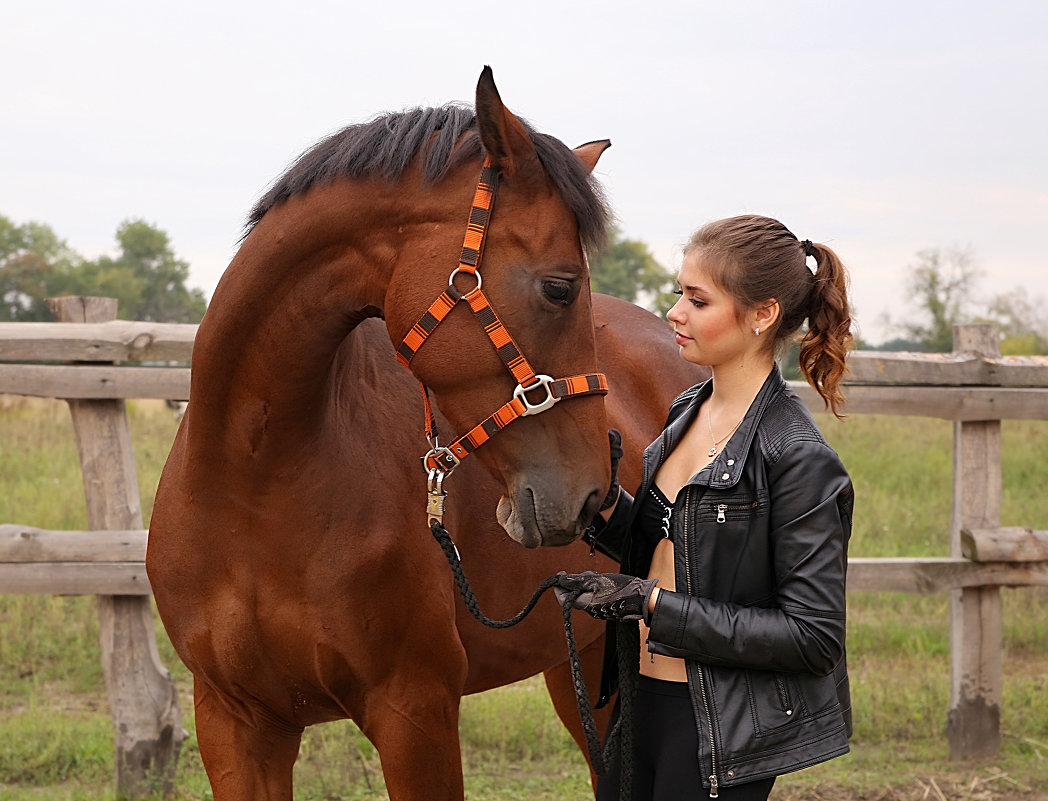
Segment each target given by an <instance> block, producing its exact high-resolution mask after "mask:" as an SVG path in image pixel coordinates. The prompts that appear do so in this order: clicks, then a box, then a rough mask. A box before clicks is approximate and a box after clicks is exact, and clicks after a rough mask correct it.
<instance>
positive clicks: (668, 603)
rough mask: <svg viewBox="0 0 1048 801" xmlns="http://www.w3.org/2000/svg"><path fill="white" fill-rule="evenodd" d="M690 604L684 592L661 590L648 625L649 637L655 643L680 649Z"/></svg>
mask: <svg viewBox="0 0 1048 801" xmlns="http://www.w3.org/2000/svg"><path fill="white" fill-rule="evenodd" d="M689 602H690V599H689V598H688V596H687V595H685V594H684V593H682V592H675V591H674V590H666V589H660V590H659V597H658V598H657V599H656V600H655V609H654V610H653V611H652V613H651V620H650V622H649V623H648V630H649V635H648V636H649V637H650V638H651V639H652V640H654V641H655V642H658V643H662V644H663V645H668V646H670V647H671V648H680V643H681V639H682V637H683V634H684V620H685V618H686V617H687V613H688V604H689Z"/></svg>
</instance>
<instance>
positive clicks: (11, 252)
mask: <svg viewBox="0 0 1048 801" xmlns="http://www.w3.org/2000/svg"><path fill="white" fill-rule="evenodd" d="M116 244H117V255H116V256H100V257H99V258H97V259H85V258H83V257H82V256H80V255H79V254H77V253H76V252H75V251H73V250H72V249H71V248H70V247H69V246H68V245H67V244H66V243H65V241H64V240H63V239H61V238H60V237H59V236H58V235H57V234H56V233H55V232H54V231H53V230H52V229H51V227H50V226H48V225H46V224H44V223H39V222H28V223H24V224H22V225H17V224H15V223H14V222H12V221H11V220H9V219H8V218H6V217H4V216H3V215H0V321H26V322H33V321H47V320H50V319H52V318H51V314H50V311H49V309H48V307H47V303H46V298H49V297H58V296H62V295H103V296H106V297H114V298H117V300H118V301H119V305H118V309H119V315H120V317H121V318H123V319H128V320H146V321H153V322H175V323H198V322H200V319H201V317H203V315H204V311H205V309H206V307H207V299H206V297H205V296H204V292H203V290H200V289H196V288H190V287H188V286H187V285H186V282H187V280H188V278H189V264H188V262H186V261H184V260H182V259H180V258H178V257H177V256H176V255H175V252H174V250H173V247H172V244H171V241H170V239H169V237H168V235H167V234H166V233H165V232H164V231H162V230H160V229H159V228H157V227H156V226H154V225H151V224H149V223H147V222H145V221H144V220H140V219H128V220H125V221H124V222H122V223H120V225H119V226H118V227H117V230H116ZM590 275H591V282H592V287H593V291H594V292H603V293H606V294H608V295H614V296H616V297H619V298H623V299H624V300H628V301H630V302H632V303H637V304H639V305H641V306H644V307H646V308H648V309H649V310H651V311H653V312H655V313H656V314H660V315H663V314H665V313H666V311H668V310H669V308H670V306H672V305H673V302H674V300H676V298H675V296H674V295H673V294H672V292H673V289H674V288H675V286H676V282H675V281H674V275H673V273H672V272H671V271H670V270H668V269H667V268H666V267H664V266H663V265H661V264H660V263H659V262H658V261H657V260H656V258H655V257H654V256H653V255H652V253H651V250H650V249H649V248H648V246H647V245H646V244H645V243H644V242H642V241H640V240H638V239H630V238H628V237H627V236H625V234H624V233H623V232H622V230H621V229H614V230H613V231H612V232H611V235H610V237H609V241H608V244H607V246H606V247H605V248H604V250H603V251H602V252H601V253H599V254H595V255H594V257H593V259H592V261H591V264H590ZM980 275H981V273H980V270H979V269H978V266H977V263H976V259H975V256H974V255H973V253H972V252H971V251H970V250H968V249H960V248H938V249H928V250H922V251H920V252H919V253H917V255H916V262H915V263H913V264H910V265H908V276H909V278H908V279H907V285H906V286H905V287H904V293H903V295H902V296H903V297H905V298H907V299H908V304H907V307H906V309H905V312H904V316H903V317H902V318H901V319H893V318H890V317H885V318H884V320H883V322H884V323H885V324H886V327H887V328H888V330H890V331H893V332H895V333H896V336H895V337H894V338H892V339H890V340H888V341H887V342H885V343H883V344H881V345H871V344H870V343H868V342H863V341H859V342H857V343H856V344H857V346H858V347H860V348H863V349H867V350H912V351H927V352H949V351H950V350H952V349H953V326H954V324H955V323H969V322H996V323H997V324H998V325H1000V327H1001V335H1002V340H1001V351H1002V352H1003V353H1004V354H1006V355H1019V354H1048V310H1046V306H1045V303H1044V300H1043V299H1040V298H1031V297H1029V296H1028V294H1027V293H1025V292H1024V291H1022V290H1020V289H1016V290H1013V291H1011V292H1008V293H1005V294H998V295H994V296H990V297H988V298H982V297H980V296H979V292H978V279H979V277H980ZM857 301H858V302H859V303H860V304H861V302H862V299H861V298H858V299H857ZM794 350H795V349H794ZM782 361H783V364H784V370H787V371H789V372H791V373H792V369H791V368H789V367H787V365H792V364H795V363H796V356H795V354H793V353H791V354H787V355H786V356H785V357H784V358H783V360H782Z"/></svg>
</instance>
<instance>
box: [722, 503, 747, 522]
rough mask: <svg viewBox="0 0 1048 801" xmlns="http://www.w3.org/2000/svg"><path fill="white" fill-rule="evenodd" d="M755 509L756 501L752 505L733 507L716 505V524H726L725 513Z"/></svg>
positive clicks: (743, 504) (724, 504)
mask: <svg viewBox="0 0 1048 801" xmlns="http://www.w3.org/2000/svg"><path fill="white" fill-rule="evenodd" d="M756 508H757V501H754V502H753V503H741V504H736V505H734V506H729V505H728V504H726V503H718V504H717V506H716V509H717V522H718V523H726V522H728V518H727V513H728V512H741V511H745V510H750V509H756Z"/></svg>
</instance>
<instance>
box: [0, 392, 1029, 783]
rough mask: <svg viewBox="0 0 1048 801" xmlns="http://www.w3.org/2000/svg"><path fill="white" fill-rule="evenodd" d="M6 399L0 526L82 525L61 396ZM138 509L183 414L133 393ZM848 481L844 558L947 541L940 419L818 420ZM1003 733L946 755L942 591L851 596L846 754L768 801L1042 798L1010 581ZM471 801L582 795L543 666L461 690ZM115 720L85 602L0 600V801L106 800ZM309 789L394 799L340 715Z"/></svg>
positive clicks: (308, 762) (315, 732)
mask: <svg viewBox="0 0 1048 801" xmlns="http://www.w3.org/2000/svg"><path fill="white" fill-rule="evenodd" d="M4 401H5V399H3V398H0V487H2V488H3V491H2V492H0V522H14V523H24V524H29V525H35V526H39V527H42V528H55V529H61V528H70V529H76V528H83V527H85V526H86V514H85V512H84V499H83V491H82V488H81V483H80V472H79V466H78V460H77V455H76V447H75V444H74V441H73V436H72V430H71V425H70V423H69V417H68V412H67V411H66V410H65V407H64V405H63V404H61V403H59V402H53V403H52V402H43V401H41V402H36V401H34V402H18V401H16V402H14V403H11V402H10V399H7V402H6V403H5V402H4ZM129 423H130V426H131V430H132V440H133V442H134V445H135V455H136V464H137V468H138V475H139V482H140V486H141V494H142V509H143V513H144V514H145V516H146V518H147V519H148V515H149V513H150V511H151V509H152V497H153V494H154V492H155V488H156V481H157V478H158V477H159V473H160V469H161V466H162V465H163V461H164V459H165V457H166V454H167V449H168V446H169V443H170V440H171V437H172V435H173V433H174V429H175V422H174V420H173V418H172V416H171V414H170V413H169V412H168V411H167V410H166V409H164V408H163V407H162V406H156V405H151V404H150V405H147V404H140V405H139V404H134V403H132V404H129ZM820 424H821V425H823V427H824V430H825V431H826V434H827V437H828V438H829V439H830V441H831V442H832V444H833V445H834V446H835V447H836V448H837V449H838V451H839V452H840V454H841V456H842V458H843V459H844V462H845V464H847V465H848V467H849V470H850V471H851V473H852V476H853V479H854V481H855V486H856V496H857V501H856V519H855V530H854V533H853V538H852V545H851V554H852V555H853V556H919V555H946V554H948V553H949V519H950V505H951V499H950V493H951V470H952V436H953V432H952V425H951V424H950V423H947V422H943V421H936V420H926V419H910V418H897V417H887V416H884V417H880V416H860V415H856V416H854V417H851V418H849V419H848V420H847V421H846V422H844V423H840V422H837V421H835V420H833V419H832V418H827V417H820ZM1002 470H1003V475H1004V494H1003V512H1002V522H1003V523H1004V524H1005V525H1026V526H1030V527H1033V528H1037V529H1048V493H1045V492H1044V487H1045V486H1046V485H1048V423H1044V422H1018V421H1017V422H1006V423H1005V424H1004V425H1003V443H1002ZM1001 594H1002V609H1003V618H1004V621H1003V622H1004V631H1003V641H1004V673H1005V675H1004V692H1003V695H1004V698H1003V704H1002V709H1001V729H1002V744H1001V749H1000V754H999V755H998V757H996V758H994V759H992V760H988V761H985V762H966V763H952V762H950V761H949V753H948V744H947V742H946V737H945V734H944V726H945V717H946V709H947V706H948V703H949V670H950V649H949V633H948V622H947V621H948V614H949V611H948V609H949V603H948V598H947V596H946V595H945V594H937V595H931V596H911V595H903V594H892V593H855V594H853V595H851V596H849V604H850V610H849V632H848V649H849V665H850V668H851V675H852V693H853V701H854V705H855V735H854V738H853V740H852V753H851V754H849V755H848V756H846V757H843V758H841V759H838V760H834V761H832V762H830V763H827V764H825V765H819V766H816V767H814V768H811V769H809V770H806V771H801V772H799V773H797V774H793V775H790V776H787V777H783V778H782V779H780V780H779V783H778V784H777V786H776V790H775V792H774V794H773V799H775V800H776V801H798V800H799V799H833V800H834V801H838V800H839V799H871V801H872V800H873V799H876V800H877V801H892V800H893V799H897V800H898V801H911V799H912V801H918V799H938V798H939V797H940V796H939V795H938V794H937V793H941V795H942V797H944V798H949V799H951V801H952V799H955V798H956V799H971V800H972V801H985V800H986V799H992V801H1006V799H1013V798H1016V799H1019V798H1021V799H1035V798H1048V591H1046V590H1044V589H1033V588H1019V589H1002V590H1001ZM158 640H159V647H160V653H161V659H162V661H163V663H164V664H165V665H166V666H168V667H169V668H170V669H171V670H172V673H173V674H174V676H175V679H176V682H177V684H178V687H179V691H180V693H181V694H182V699H183V701H182V712H183V715H184V716H185V721H184V723H185V726H186V728H187V729H188V730H189V731H190V732H191V733H192V731H193V717H192V715H193V706H192V699H191V692H190V686H191V682H190V677H189V675H188V673H187V671H186V670H185V668H184V667H183V666H182V665H181V664H180V663H179V662H178V660H177V658H176V657H175V655H174V653H173V651H172V649H171V647H170V644H169V643H168V642H167V640H166V638H165V637H164V636H163V631H162V629H160V628H159V626H158ZM460 732H461V738H462V744H463V763H464V769H465V774H466V787H467V797H468V798H470V799H489V798H498V799H504V800H505V801H517V799H520V801H524V800H525V799H527V801H547V800H548V801H553V800H554V799H557V801H563V800H564V799H583V798H588V797H590V796H589V782H588V773H587V771H586V768H585V763H584V761H583V758H582V756H581V754H580V753H579V752H578V750H577V749H576V748H575V746H574V743H573V742H572V741H571V739H570V738H569V737H568V735H567V733H566V732H565V731H564V730H563V729H562V727H561V726H560V725H559V723H558V722H557V720H556V718H555V716H554V713H553V710H552V706H551V704H550V702H549V700H548V698H547V696H546V694H545V689H544V686H543V683H542V681H541V680H540V679H530V680H528V681H525V682H521V683H519V684H515V685H512V686H509V687H503V688H500V689H497V690H493V691H491V692H488V693H483V694H480V695H477V696H470V697H467V698H465V699H463V704H462V716H461V725H460ZM112 748H113V746H112V732H111V723H110V719H109V715H108V710H107V699H106V694H105V686H104V679H103V676H102V669H101V664H100V659H99V653H98V644H97V621H96V618H95V608H94V600H93V599H92V598H85V597H51V596H0V801H8V799H10V800H11V801H66V800H68V801H110V799H112V798H113V787H112V784H113V780H112V776H113V754H112ZM177 785H178V790H177V794H176V797H177V798H179V799H185V800H186V801H205V800H206V799H210V797H211V795H210V789H209V786H208V783H207V779H206V776H205V775H204V772H203V768H202V766H201V763H200V757H199V753H198V751H197V748H196V740H195V737H193V736H192V734H191V736H190V738H189V739H188V740H187V741H186V743H185V744H184V746H183V755H182V760H181V763H180V773H179V777H178V783H177ZM296 786H297V797H298V798H299V799H303V800H304V801H314V800H315V801H321V800H325V801H326V800H328V799H330V800H335V799H340V800H342V799H344V800H345V801H350V800H351V799H353V800H356V799H360V800H361V801H372V800H374V801H378V799H384V798H386V795H385V792H384V786H383V782H382V772H381V768H380V766H379V762H378V756H377V754H376V753H375V751H374V749H373V748H372V747H371V745H370V743H369V742H368V741H367V740H366V738H364V737H363V735H361V733H360V732H359V730H358V729H357V728H356V727H355V726H354V725H353V724H352V723H351V722H348V721H341V722H337V723H332V724H327V725H324V726H318V727H313V728H311V729H309V730H307V732H306V736H305V738H304V740H303V744H302V750H301V754H300V758H299V761H298V764H297V766H296Z"/></svg>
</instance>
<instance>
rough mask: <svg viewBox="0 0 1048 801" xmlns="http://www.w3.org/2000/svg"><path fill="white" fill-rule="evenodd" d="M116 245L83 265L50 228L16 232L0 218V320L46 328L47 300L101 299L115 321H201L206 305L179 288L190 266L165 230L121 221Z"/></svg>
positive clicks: (25, 227)
mask: <svg viewBox="0 0 1048 801" xmlns="http://www.w3.org/2000/svg"><path fill="white" fill-rule="evenodd" d="M116 244H117V255H116V256H100V257H98V258H97V259H85V258H84V257H83V256H81V255H80V254H78V253H77V252H76V251H74V250H73V249H72V248H70V247H69V246H68V245H67V244H66V242H65V240H63V239H62V238H60V237H59V236H58V234H56V233H55V231H54V230H53V229H52V228H51V227H50V226H49V225H46V224H44V223H39V222H27V223H23V224H21V225H17V224H15V223H14V222H13V221H11V220H10V219H8V218H7V217H5V216H3V215H0V321H7V322H46V321H51V320H53V319H54V318H53V317H52V316H51V312H50V309H49V308H48V306H47V302H46V299H47V298H53V297H61V296H63V295H100V296H104V297H110V298H116V299H117V301H118V305H117V308H118V309H119V315H120V317H121V319H125V320H143V321H151V322H164V323H199V322H200V319H201V318H202V317H203V316H204V310H205V309H206V308H207V298H206V297H205V295H204V292H203V290H201V289H193V288H190V287H188V286H186V281H187V280H188V278H189V263H188V262H186V261H184V260H182V259H179V258H178V257H177V256H176V255H175V253H174V250H173V248H172V246H171V241H170V239H169V238H168V235H167V234H166V233H165V232H164V231H162V230H160V229H159V228H157V227H156V226H154V225H151V224H149V223H147V222H145V221H144V220H137V219H128V220H125V221H124V222H122V223H120V225H119V226H118V227H117V230H116Z"/></svg>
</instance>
